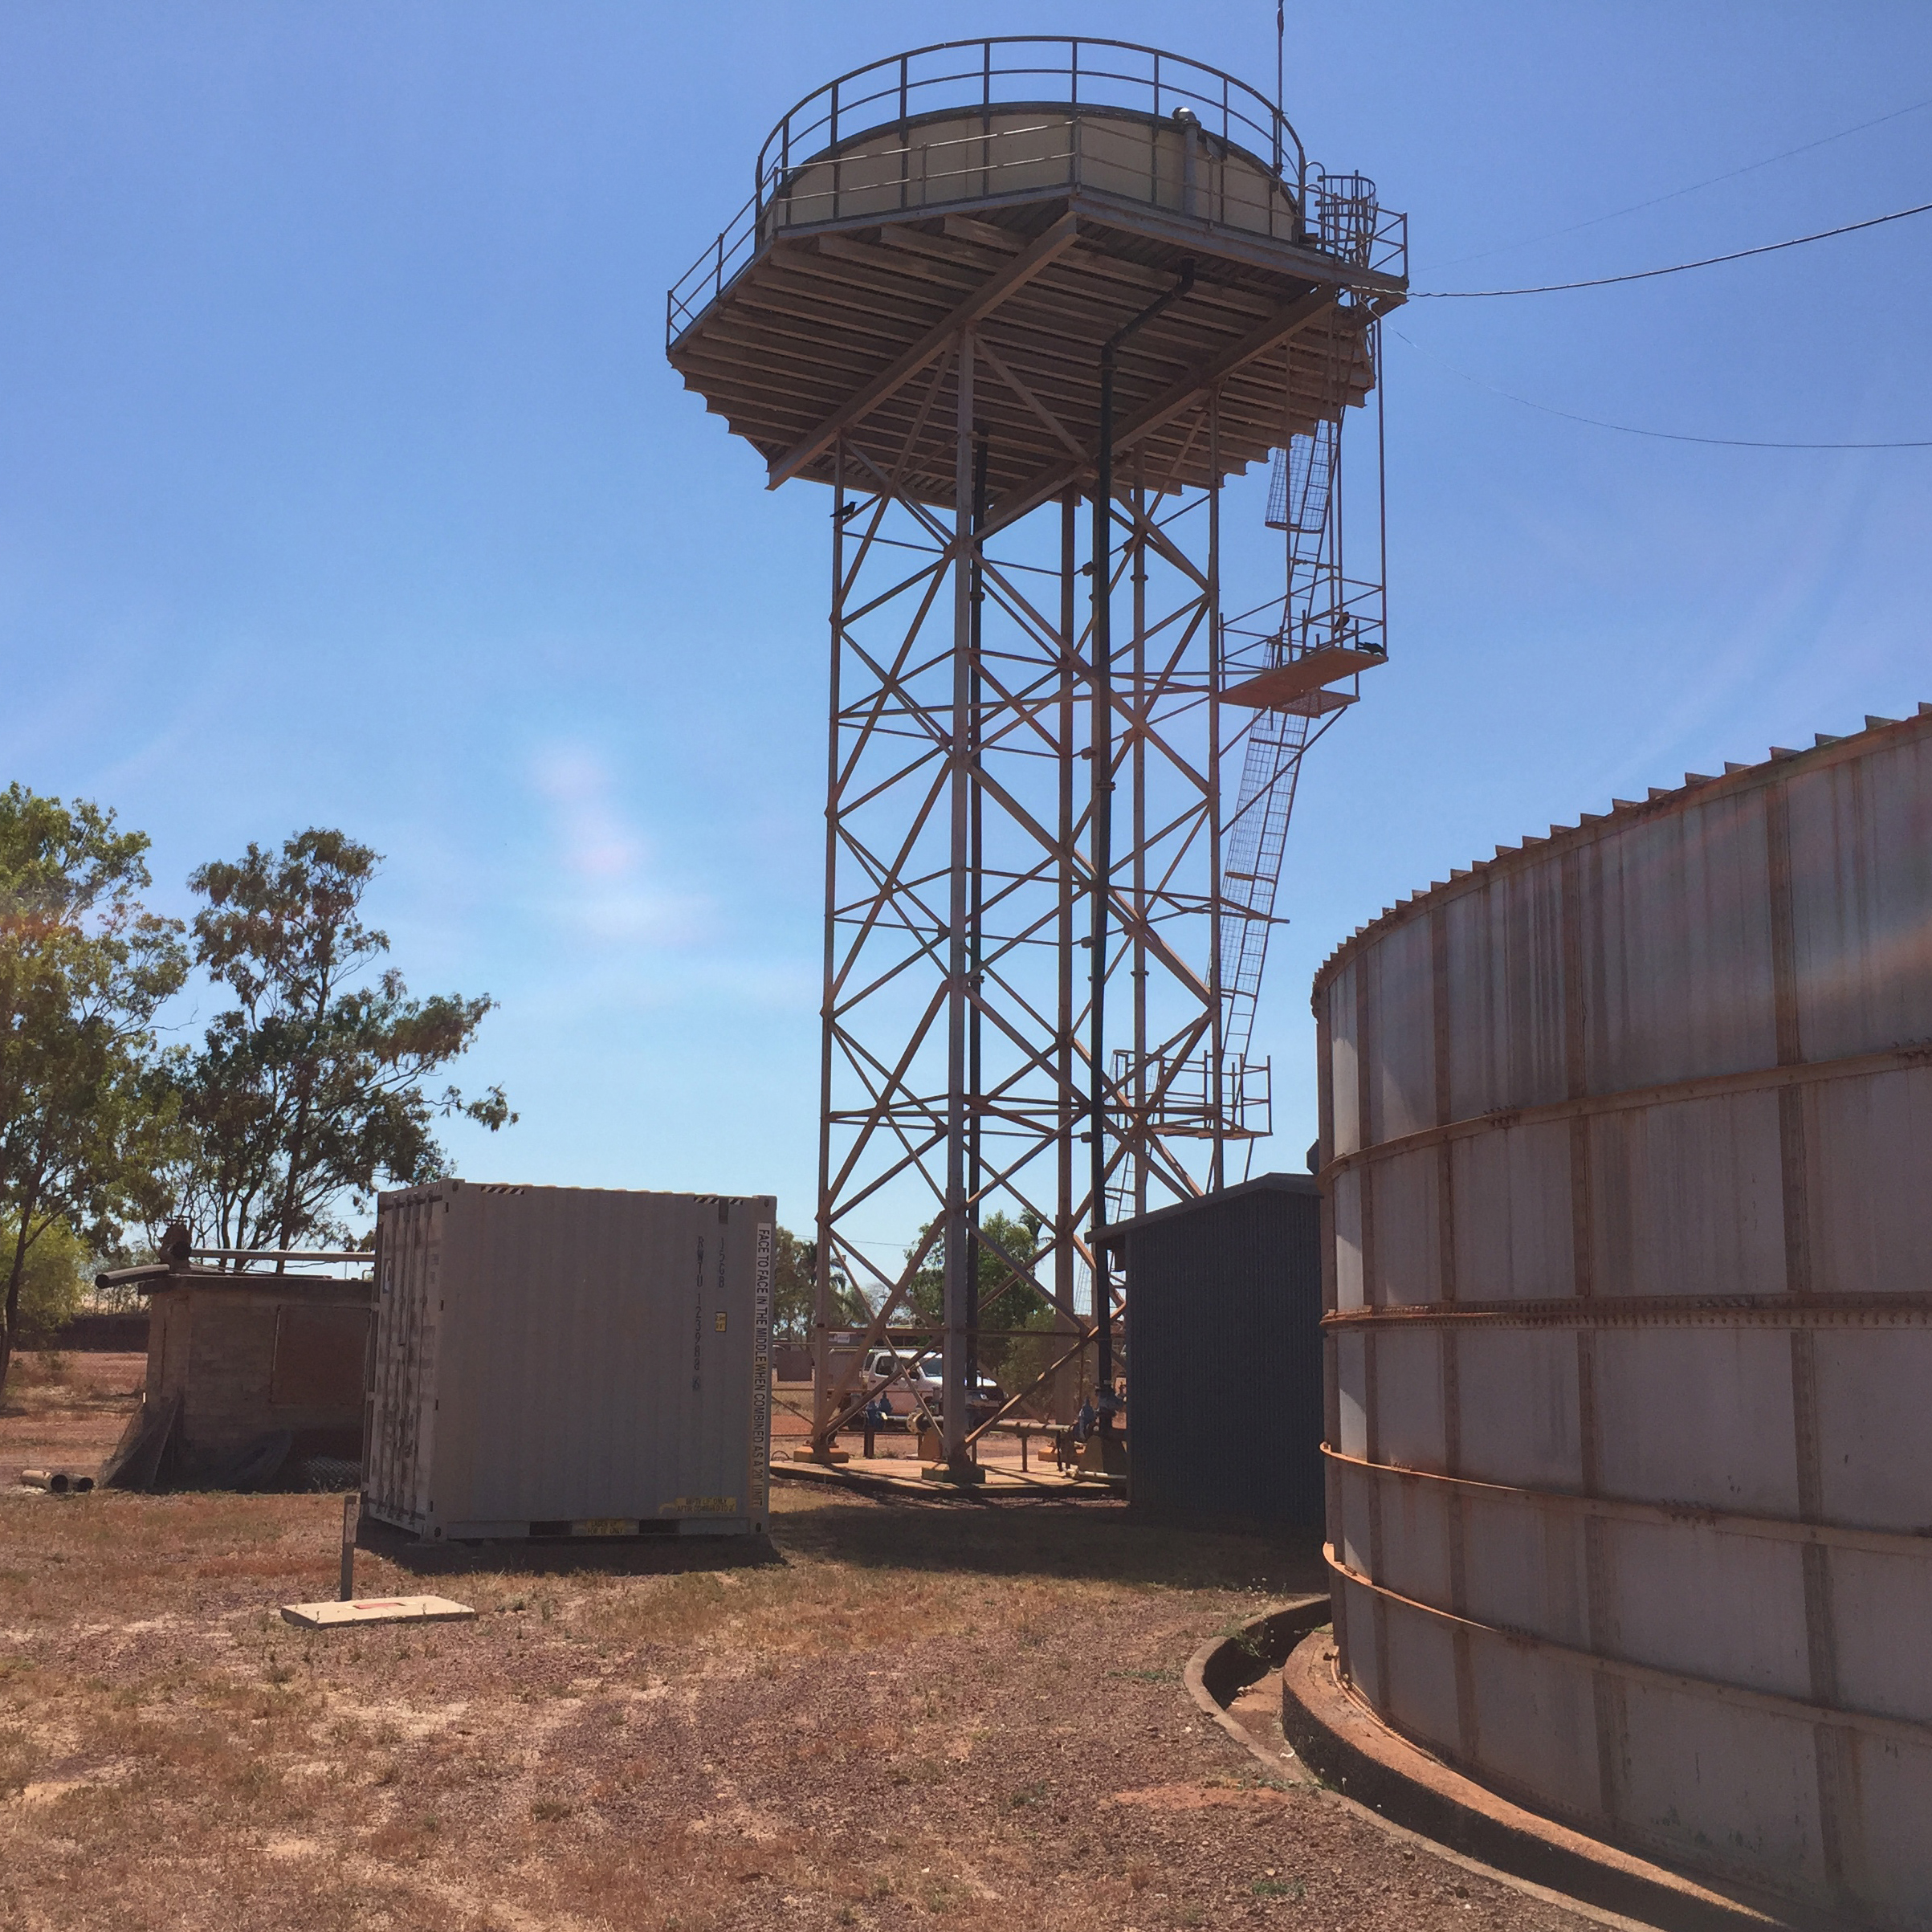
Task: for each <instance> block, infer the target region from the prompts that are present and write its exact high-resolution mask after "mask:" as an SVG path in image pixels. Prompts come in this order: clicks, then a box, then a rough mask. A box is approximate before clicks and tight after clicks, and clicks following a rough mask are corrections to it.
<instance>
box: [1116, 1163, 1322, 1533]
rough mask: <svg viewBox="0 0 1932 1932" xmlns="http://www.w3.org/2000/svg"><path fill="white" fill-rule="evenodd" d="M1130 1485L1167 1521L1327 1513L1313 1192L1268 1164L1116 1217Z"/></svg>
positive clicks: (1289, 1526)
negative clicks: (1191, 1195) (1230, 1183)
mask: <svg viewBox="0 0 1932 1932" xmlns="http://www.w3.org/2000/svg"><path fill="white" fill-rule="evenodd" d="M1107 1234H1108V1245H1109V1246H1110V1247H1111V1249H1113V1250H1114V1251H1115V1253H1117V1254H1119V1256H1121V1257H1122V1258H1123V1266H1124V1268H1125V1270H1126V1273H1127V1331H1128V1345H1129V1351H1130V1352H1129V1356H1128V1376H1127V1441H1128V1444H1129V1446H1130V1449H1131V1455H1130V1457H1129V1462H1128V1475H1127V1497H1128V1502H1129V1504H1130V1506H1131V1507H1132V1508H1133V1509H1134V1510H1135V1511H1137V1512H1140V1513H1143V1514H1147V1515H1149V1516H1156V1517H1160V1518H1164V1519H1170V1520H1174V1521H1186V1522H1203V1523H1208V1522H1212V1523H1225V1524H1229V1525H1231V1526H1250V1527H1254V1528H1261V1529H1270V1530H1318V1529H1319V1528H1320V1527H1321V1525H1322V1453H1321V1449H1322V1329H1321V1320H1322V1249H1321V1192H1320V1189H1319V1187H1318V1186H1317V1184H1316V1183H1315V1180H1314V1176H1312V1175H1310V1174H1264V1175H1262V1176H1261V1177H1260V1178H1259V1179H1258V1180H1250V1181H1245V1182H1243V1183H1242V1184H1241V1185H1240V1186H1238V1187H1233V1188H1224V1189H1223V1190H1222V1191H1221V1192H1220V1193H1218V1194H1209V1195H1204V1196H1202V1197H1201V1198H1200V1200H1190V1201H1181V1202H1179V1203H1177V1204H1176V1205H1174V1206H1173V1207H1171V1208H1160V1209H1156V1210H1155V1211H1154V1212H1153V1213H1151V1214H1143V1215H1142V1216H1140V1217H1139V1218H1138V1219H1136V1220H1134V1221H1123V1222H1120V1223H1119V1225H1116V1226H1115V1227H1113V1228H1111V1229H1108V1231H1107Z"/></svg>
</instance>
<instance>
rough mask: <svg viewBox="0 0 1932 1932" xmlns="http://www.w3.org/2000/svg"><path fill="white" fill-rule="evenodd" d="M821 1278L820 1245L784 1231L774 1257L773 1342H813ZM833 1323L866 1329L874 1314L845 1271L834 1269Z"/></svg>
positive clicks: (781, 1230) (777, 1243) (786, 1229)
mask: <svg viewBox="0 0 1932 1932" xmlns="http://www.w3.org/2000/svg"><path fill="white" fill-rule="evenodd" d="M817 1278H818V1244H817V1242H816V1241H801V1240H800V1239H799V1237H797V1235H796V1234H794V1233H793V1232H792V1231H791V1229H789V1228H781V1229H779V1230H778V1233H777V1235H776V1239H775V1241H774V1253H773V1254H772V1339H773V1340H774V1341H778V1342H805V1341H809V1340H810V1339H811V1335H812V1307H813V1297H814V1295H815V1294H816V1292H817V1286H816V1284H817ZM832 1310H833V1312H832V1319H833V1321H834V1323H837V1324H838V1326H839V1327H848V1328H858V1327H863V1326H864V1325H865V1324H866V1323H867V1322H869V1321H870V1320H871V1319H872V1310H870V1308H868V1307H867V1306H866V1303H865V1299H864V1298H863V1297H862V1295H861V1294H859V1292H858V1290H857V1289H855V1288H854V1286H852V1282H851V1280H850V1277H848V1276H847V1274H846V1271H845V1270H844V1269H842V1268H841V1267H839V1266H838V1265H837V1264H836V1263H834V1266H833V1269H832Z"/></svg>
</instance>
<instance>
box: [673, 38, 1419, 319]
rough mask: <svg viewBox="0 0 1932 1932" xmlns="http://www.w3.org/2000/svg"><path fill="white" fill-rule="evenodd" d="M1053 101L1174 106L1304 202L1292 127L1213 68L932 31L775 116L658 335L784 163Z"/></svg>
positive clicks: (705, 299) (725, 264) (1138, 50)
mask: <svg viewBox="0 0 1932 1932" xmlns="http://www.w3.org/2000/svg"><path fill="white" fill-rule="evenodd" d="M1061 106H1065V107H1068V108H1080V109H1093V108H1125V109H1127V110H1129V111H1131V112H1135V113H1140V114H1146V115H1148V116H1151V117H1152V118H1153V119H1154V120H1168V119H1170V118H1171V117H1172V116H1173V115H1174V113H1175V112H1176V110H1177V109H1181V108H1184V109H1186V110H1187V112H1188V115H1190V116H1192V118H1193V120H1194V122H1195V123H1196V124H1197V125H1198V126H1199V128H1200V130H1201V131H1202V132H1203V133H1204V134H1205V135H1207V136H1209V137H1214V138H1216V139H1217V140H1218V141H1219V142H1220V143H1221V146H1222V147H1223V148H1224V149H1225V148H1234V149H1240V150H1241V151H1242V152H1243V153H1246V154H1248V155H1249V156H1251V157H1253V159H1254V160H1255V161H1258V162H1259V163H1260V164H1261V165H1262V166H1263V167H1265V168H1266V169H1268V170H1269V171H1270V173H1272V176H1273V177H1274V181H1276V182H1277V183H1278V184H1279V186H1280V188H1281V190H1282V192H1283V193H1284V194H1285V195H1286V196H1289V197H1291V198H1292V202H1293V206H1294V207H1295V208H1297V209H1300V208H1302V207H1304V206H1306V195H1307V190H1308V185H1309V183H1308V160H1307V155H1306V152H1305V150H1304V149H1303V148H1302V143H1301V140H1300V137H1298V135H1297V134H1296V133H1295V132H1294V128H1292V127H1291V126H1290V124H1288V122H1287V120H1286V119H1285V118H1284V117H1283V116H1282V114H1281V112H1279V110H1278V108H1276V106H1275V104H1274V102H1272V101H1270V100H1269V99H1268V98H1267V97H1266V96H1265V95H1263V94H1262V93H1260V92H1258V91H1257V90H1256V89H1255V88H1252V87H1250V86H1249V85H1248V84H1247V83H1246V82H1245V81H1241V80H1237V79H1235V78H1234V77H1233V75H1229V74H1225V73H1223V72H1221V71H1220V70H1219V69H1218V68H1215V67H1207V66H1204V65H1203V64H1202V63H1200V62H1199V61H1195V60H1189V59H1186V58H1184V56H1182V55H1177V54H1168V53H1164V52H1162V51H1160V49H1158V48H1156V47H1143V46H1140V45H1139V44H1137V43H1133V42H1131V41H1123V40H1098V39H1084V38H1080V39H1070V38H1062V37H1058V36H1049V35H1010V36H1000V37H994V38H991V39H982V40H957V41H944V42H941V43H938V44H936V45H934V46H931V47H919V48H916V49H915V50H913V51H911V52H909V53H905V54H898V55H893V56H891V58H890V59H886V60H881V61H875V62H874V63H872V64H871V65H870V66H868V67H858V68H854V70H853V71H851V72H850V73H849V74H842V75H840V76H839V77H838V79H836V80H834V81H830V82H828V83H827V84H826V85H825V86H824V87H822V88H819V89H818V90H817V92H814V93H812V94H809V95H807V96H805V99H804V100H801V101H800V102H799V103H798V104H797V106H796V107H794V108H793V109H792V110H791V112H789V113H788V114H787V115H785V117H784V119H783V120H781V121H780V122H779V123H778V124H777V126H776V127H775V128H773V129H772V132H771V133H770V135H769V136H768V137H767V139H766V141H765V143H764V146H763V147H762V148H761V149H760V150H759V155H758V162H757V169H756V180H755V183H754V185H753V189H752V194H751V197H750V198H749V199H748V201H747V202H745V204H744V206H743V207H742V208H741V209H740V210H738V212H737V214H736V215H735V216H734V217H733V218H732V220H731V221H730V222H728V224H727V225H726V226H725V227H724V228H723V229H722V230H720V231H719V234H718V237H717V238H716V240H715V242H714V243H712V244H711V247H708V248H707V249H706V250H705V251H704V253H703V255H701V256H700V257H699V259H698V260H697V261H695V263H692V265H691V267H690V269H689V270H687V271H686V273H685V274H684V275H682V276H680V277H679V279H678V281H677V282H676V283H674V284H673V286H672V287H671V288H670V291H669V293H668V294H667V296H666V341H667V343H670V342H675V340H677V338H678V337H679V336H680V335H682V334H683V332H684V331H685V329H686V328H688V327H689V326H690V325H691V323H692V322H693V321H695V320H696V318H697V317H698V316H699V315H701V314H702V313H703V312H704V310H705V309H706V308H708V307H709V306H710V305H711V303H712V302H713V301H715V300H716V299H717V297H718V296H719V295H721V294H722V293H723V291H724V289H725V287H726V286H727V285H728V283H730V282H731V280H732V278H733V277H734V276H736V274H737V273H738V271H740V269H741V268H743V267H744V266H745V264H746V263H748V261H749V260H750V259H752V256H753V255H755V254H756V251H757V249H758V246H759V243H760V239H761V238H762V237H764V235H766V234H768V233H769V232H770V229H769V227H768V224H767V222H766V219H765V216H766V210H767V209H768V207H770V206H771V205H772V202H774V201H775V200H776V199H777V198H780V197H781V196H782V195H785V194H787V193H788V192H789V188H790V185H791V183H792V181H793V175H794V173H795V171H796V170H797V169H801V168H803V167H805V165H809V164H810V163H813V162H815V161H819V160H821V159H822V158H824V157H828V156H829V155H830V154H831V153H834V151H835V150H836V149H838V146H839V145H840V144H841V143H842V142H843V141H850V140H851V139H852V138H853V137H854V136H858V135H862V134H866V133H870V132H877V131H880V130H882V129H888V128H892V127H895V126H903V125H905V124H907V123H909V122H910V121H911V120H912V119H913V118H914V117H915V116H929V115H933V114H937V113H943V112H948V111H972V110H978V111H980V112H992V111H994V110H1005V109H1010V108H1041V109H1043V110H1045V111H1047V112H1050V111H1051V110H1052V109H1053V108H1057V107H1061ZM906 145H907V147H908V148H910V146H911V143H910V142H907V144H906ZM1396 219H1397V220H1399V219H1400V218H1396ZM795 225H797V222H796V220H793V221H792V222H787V223H785V226H795Z"/></svg>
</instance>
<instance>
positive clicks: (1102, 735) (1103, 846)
mask: <svg viewBox="0 0 1932 1932" xmlns="http://www.w3.org/2000/svg"><path fill="white" fill-rule="evenodd" d="M1113 501H1114V344H1112V343H1111V341H1110V342H1109V343H1107V345H1106V347H1105V348H1103V349H1102V350H1101V352H1100V438H1099V446H1098V452H1097V454H1096V459H1095V464H1094V554H1093V560H1092V566H1091V567H1092V570H1093V573H1094V590H1093V595H1094V625H1093V660H1094V662H1093V677H1094V722H1093V729H1092V732H1091V734H1090V736H1091V743H1090V746H1089V751H1090V756H1091V761H1092V764H1093V772H1092V780H1093V809H1092V810H1091V812H1090V813H1089V815H1088V829H1089V836H1090V841H1091V844H1092V871H1093V879H1092V890H1091V895H1090V896H1091V901H1092V914H1093V921H1092V931H1091V933H1090V935H1089V940H1088V944H1089V945H1090V948H1091V949H1092V958H1091V960H1090V963H1089V976H1090V986H1091V992H1090V997H1089V999H1088V1002H1087V1029H1088V1031H1087V1086H1088V1089H1089V1092H1088V1110H1089V1118H1088V1127H1089V1129H1090V1134H1089V1139H1090V1143H1091V1151H1092V1156H1093V1160H1092V1170H1091V1176H1090V1185H1091V1188H1092V1194H1093V1200H1092V1214H1093V1245H1092V1253H1093V1262H1094V1266H1093V1274H1094V1391H1095V1393H1096V1394H1098V1392H1099V1391H1100V1390H1101V1389H1103V1388H1107V1386H1109V1385H1110V1384H1111V1383H1112V1381H1113V1379H1114V1324H1113V1287H1112V1284H1111V1282H1110V1280H1109V1278H1108V1272H1107V1251H1106V1249H1105V1247H1104V1245H1103V1242H1104V1241H1105V1238H1106V1229H1107V923H1108V922H1107V888H1108V882H1109V877H1110V874H1111V872H1112V870H1113V833H1114V817H1113V815H1114V772H1113V766H1114V659H1113V623H1112V613H1111V609H1110V604H1111V597H1112V588H1111V585H1110V583H1109V581H1108V579H1109V576H1110V574H1111V571H1112V569H1113V530H1112V527H1111V518H1112V516H1113Z"/></svg>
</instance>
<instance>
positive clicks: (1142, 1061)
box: [1127, 455, 1154, 1215]
mask: <svg viewBox="0 0 1932 1932" xmlns="http://www.w3.org/2000/svg"><path fill="white" fill-rule="evenodd" d="M1133 500H1134V534H1133V536H1132V538H1131V552H1132V556H1133V568H1132V571H1131V580H1132V583H1133V587H1134V588H1133V600H1134V671H1133V683H1132V686H1131V689H1132V692H1133V695H1132V697H1131V699H1130V701H1129V703H1128V706H1127V715H1128V716H1129V717H1130V718H1131V719H1132V723H1131V726H1130V729H1131V732H1132V733H1133V751H1132V769H1133V774H1134V876H1133V884H1132V887H1131V891H1132V893H1133V903H1134V944H1133V948H1132V953H1133V962H1134V965H1133V978H1134V1085H1133V1103H1132V1104H1133V1112H1132V1115H1131V1119H1132V1121H1133V1126H1132V1127H1131V1129H1130V1130H1129V1139H1128V1141H1127V1152H1128V1156H1129V1157H1130V1158H1131V1160H1132V1161H1133V1164H1134V1213H1135V1214H1136V1215H1142V1214H1144V1213H1147V1164H1148V1162H1149V1160H1150V1159H1151V1156H1152V1153H1153V1143H1154V1123H1153V1122H1152V1120H1151V1119H1150V1118H1149V1116H1148V1112H1147V723H1148V721H1147V541H1146V538H1145V536H1144V532H1145V530H1146V528H1147V524H1146V518H1147V490H1146V488H1145V486H1144V483H1143V466H1142V464H1141V462H1140V459H1139V456H1138V455H1136V457H1135V460H1134V499H1133Z"/></svg>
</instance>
